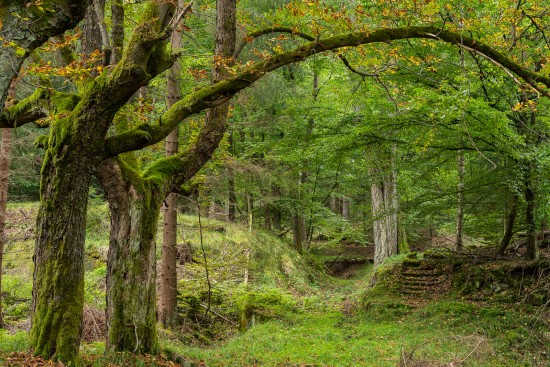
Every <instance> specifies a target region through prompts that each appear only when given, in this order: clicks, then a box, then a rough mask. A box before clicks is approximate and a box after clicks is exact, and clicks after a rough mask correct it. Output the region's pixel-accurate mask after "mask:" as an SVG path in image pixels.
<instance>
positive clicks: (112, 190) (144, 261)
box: [98, 158, 164, 354]
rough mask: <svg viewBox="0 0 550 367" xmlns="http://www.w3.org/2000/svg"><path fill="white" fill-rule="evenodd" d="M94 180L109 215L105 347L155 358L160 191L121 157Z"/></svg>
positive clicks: (108, 161)
mask: <svg viewBox="0 0 550 367" xmlns="http://www.w3.org/2000/svg"><path fill="white" fill-rule="evenodd" d="M98 177H99V178H100V181H101V183H102V187H103V189H104V190H105V194H106V197H107V200H108V202H109V210H110V213H111V233H110V239H109V253H108V257H107V312H106V314H107V343H106V346H105V349H106V350H107V351H108V352H120V351H131V352H133V353H139V354H142V353H151V354H154V353H156V352H157V350H158V342H157V332H156V322H157V320H156V257H155V249H156V246H155V236H156V232H157V223H158V219H159V215H160V207H161V205H162V202H163V199H164V192H163V190H162V188H161V187H159V186H158V184H156V183H154V182H152V181H151V180H147V179H143V178H142V177H141V176H140V175H139V174H137V173H136V172H135V171H134V170H133V169H132V168H131V167H130V166H128V165H127V164H126V163H125V162H124V161H123V159H122V158H118V159H110V160H107V161H105V162H103V163H102V165H101V169H100V170H98Z"/></svg>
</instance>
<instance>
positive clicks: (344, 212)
mask: <svg viewBox="0 0 550 367" xmlns="http://www.w3.org/2000/svg"><path fill="white" fill-rule="evenodd" d="M342 217H344V219H345V220H350V213H349V198H342Z"/></svg>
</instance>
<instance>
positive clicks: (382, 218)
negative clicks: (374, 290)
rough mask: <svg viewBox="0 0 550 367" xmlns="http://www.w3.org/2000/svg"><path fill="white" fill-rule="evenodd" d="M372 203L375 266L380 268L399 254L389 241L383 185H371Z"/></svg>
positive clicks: (374, 183) (373, 183)
mask: <svg viewBox="0 0 550 367" xmlns="http://www.w3.org/2000/svg"><path fill="white" fill-rule="evenodd" d="M371 202H372V216H373V218H374V221H373V232H374V266H378V265H380V264H382V263H383V262H384V260H385V259H386V257H388V256H392V255H394V254H395V253H396V252H397V251H393V249H392V248H391V246H390V244H389V241H388V232H387V224H386V214H385V210H386V209H385V207H384V190H383V184H380V183H376V182H372V183H371Z"/></svg>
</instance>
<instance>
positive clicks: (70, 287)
mask: <svg viewBox="0 0 550 367" xmlns="http://www.w3.org/2000/svg"><path fill="white" fill-rule="evenodd" d="M39 4H41V5H39ZM86 5H87V4H86V2H76V1H69V0H66V1H64V2H53V1H44V2H42V3H36V4H34V3H31V4H30V6H28V7H26V5H25V4H24V3H23V2H19V1H17V2H10V3H9V4H6V2H5V1H3V2H0V6H1V8H0V10H2V11H0V20H1V21H2V24H3V37H4V38H5V40H6V42H7V43H6V44H7V46H3V48H2V54H1V56H0V67H2V68H3V70H5V73H4V74H3V75H4V76H3V78H4V79H2V80H1V83H0V85H1V88H2V89H0V93H1V101H3V100H4V99H5V95H6V92H7V89H8V85H9V82H11V80H12V79H14V78H15V77H16V76H17V73H18V71H19V69H20V67H21V64H22V62H23V61H24V60H25V59H26V58H27V57H28V56H29V54H30V52H31V51H32V50H33V49H34V48H36V47H38V45H40V44H42V43H43V42H44V41H45V40H46V39H47V38H48V37H51V36H54V35H56V34H59V33H61V32H63V31H64V30H66V29H70V28H72V27H74V25H75V24H76V23H77V22H78V21H79V20H80V19H81V18H82V16H83V14H84V10H85V8H86ZM52 9H53V10H54V11H51V10H52ZM13 12H18V14H25V16H24V17H21V18H19V17H14V16H13ZM182 16H183V13H182V12H176V11H175V6H174V5H173V4H172V3H165V2H161V1H150V2H147V3H146V4H145V8H144V11H143V16H142V19H141V20H140V21H139V22H138V23H137V25H136V27H135V29H134V30H133V32H132V34H131V36H130V38H129V39H128V41H127V42H125V45H124V48H123V50H122V54H121V57H120V60H119V61H118V62H117V63H116V64H115V65H113V66H110V67H106V68H103V69H98V72H100V73H99V75H97V76H96V77H94V78H90V79H89V80H84V81H82V83H81V84H82V86H81V87H80V88H79V89H78V91H77V92H76V93H65V92H63V93H62V92H59V91H56V90H54V89H53V88H49V87H44V88H37V89H36V91H35V92H34V93H33V95H31V96H30V97H28V98H26V99H24V100H22V101H20V102H19V103H17V104H15V105H14V106H12V107H9V108H5V109H4V110H3V111H2V114H1V115H0V126H1V127H3V128H13V127H17V126H21V125H22V124H24V123H28V122H33V121H36V120H37V119H39V118H42V117H49V120H50V121H49V126H50V131H49V135H48V136H47V137H44V138H42V139H40V140H39V141H38V142H37V143H38V145H40V146H41V147H43V148H44V149H45V151H46V157H45V160H44V163H43V168H42V176H41V203H40V209H39V214H38V219H37V239H36V250H35V272H34V283H33V289H34V290H33V316H32V327H31V333H30V343H31V345H32V347H33V348H34V352H35V353H36V354H37V355H41V356H43V357H45V358H52V357H55V358H56V359H59V360H62V361H64V362H73V363H74V361H75V360H76V357H77V354H78V347H79V344H80V326H81V320H82V307H83V292H84V287H83V275H84V267H83V253H84V234H85V224H86V208H87V200H88V190H89V187H90V180H91V178H92V176H93V175H94V174H98V175H108V176H109V178H108V179H106V182H107V185H105V187H106V193H107V197H108V199H109V201H110V203H111V226H112V229H111V239H110V250H109V274H108V277H109V278H108V279H109V280H108V283H109V290H108V293H109V294H108V299H109V300H110V301H109V304H108V310H107V313H108V315H110V316H109V317H110V320H111V321H110V324H109V339H108V343H107V349H108V350H121V349H127V348H128V347H133V348H134V349H133V350H135V351H137V352H145V351H152V352H154V351H155V350H156V332H155V330H154V329H155V323H156V319H155V313H154V310H155V291H154V287H155V280H154V278H155V271H154V265H155V264H154V250H155V244H154V234H155V229H154V227H156V223H157V219H158V213H159V211H160V206H161V204H162V201H163V199H164V197H165V196H166V194H167V193H168V192H170V191H172V190H173V189H174V188H175V187H176V186H178V185H179V184H180V183H182V182H185V181H186V180H188V179H189V178H190V177H192V176H193V175H194V174H195V173H196V172H197V171H198V169H200V167H202V166H203V165H204V163H205V162H206V161H207V160H208V159H209V157H210V155H211V151H213V150H214V149H215V147H216V146H217V144H218V143H219V141H220V139H221V138H222V136H223V134H224V132H225V129H226V121H225V119H215V118H214V119H207V123H206V124H205V125H204V126H203V128H202V129H201V131H200V133H199V134H198V136H197V138H196V140H195V141H194V142H193V143H192V144H191V145H190V146H189V147H187V148H186V149H185V150H184V151H182V152H180V153H178V154H177V155H174V156H171V157H167V158H165V159H162V160H160V161H158V162H156V163H154V164H152V165H151V166H150V167H149V168H148V169H147V170H146V171H144V172H140V171H139V170H138V168H139V167H136V165H135V161H134V159H133V158H132V156H131V155H129V154H128V153H129V152H132V151H136V150H140V149H143V148H145V147H148V146H151V145H153V144H156V143H158V142H160V141H162V140H163V139H164V138H165V137H166V136H167V135H168V134H169V133H170V132H171V131H173V130H174V128H175V127H176V126H177V125H178V124H180V123H181V122H182V121H184V120H185V119H186V118H188V117H189V116H192V115H194V114H197V113H199V112H201V111H203V110H205V109H208V108H214V107H217V106H220V105H222V104H224V103H226V102H227V101H228V100H229V99H230V98H231V97H232V96H234V95H235V94H236V93H237V92H239V91H240V90H242V89H244V88H247V87H248V86H250V85H251V84H252V83H254V82H255V81H257V80H258V79H260V78H261V77H262V76H264V75H265V74H266V73H269V72H271V71H273V70H275V69H277V68H279V67H281V66H284V65H287V64H290V63H295V62H300V61H303V60H305V59H306V58H308V57H310V56H311V55H314V54H318V53H324V52H329V53H330V52H332V51H336V50H338V49H341V48H346V47H356V46H360V45H365V44H372V43H388V42H391V41H394V40H402V39H415V38H422V39H429V40H433V41H438V42H446V43H450V44H454V45H457V46H458V47H463V48H468V49H470V50H474V51H475V52H477V53H479V54H482V55H484V57H487V58H489V59H491V60H493V61H494V63H496V64H498V65H499V67H502V68H506V69H507V70H509V71H510V72H511V73H514V74H515V75H517V76H518V77H519V78H522V79H523V80H524V81H525V82H526V83H527V84H529V85H530V86H531V87H532V88H534V89H536V90H539V91H541V92H543V93H546V92H545V91H544V90H543V87H542V85H545V86H546V87H550V78H548V77H547V76H545V75H543V74H541V73H537V72H533V71H531V70H529V69H528V68H526V67H524V66H522V65H520V64H519V63H518V62H516V61H514V60H512V59H511V58H508V57H507V56H505V55H504V54H502V53H500V52H499V51H498V50H497V49H496V48H493V47H491V46H490V45H487V44H485V43H483V42H481V41H479V40H476V39H474V38H472V37H470V36H468V35H467V34H464V33H461V32H460V30H457V29H452V28H447V27H446V26H430V25H428V26H404V27H394V28H377V29H367V27H365V28H364V29H359V30H357V31H353V32H343V33H342V34H336V35H331V34H327V35H323V36H321V35H318V36H317V37H313V40H311V41H308V42H305V43H303V44H302V45H299V46H297V47H295V48H293V49H292V48H291V49H290V50H288V51H285V50H284V49H282V48H281V47H278V48H275V49H274V50H273V52H272V53H271V54H270V55H262V58H261V59H260V60H257V61H256V62H250V63H248V64H243V65H238V66H237V67H235V68H234V69H232V73H228V77H227V78H224V79H222V80H219V81H216V82H215V83H213V84H211V85H208V86H205V87H202V88H199V89H197V90H195V91H193V92H191V93H189V94H188V95H187V96H185V97H184V98H183V99H182V100H181V101H179V102H176V103H175V104H173V105H172V106H171V107H170V108H168V109H167V110H166V111H165V112H164V113H162V115H161V116H160V117H159V118H158V120H156V121H153V122H151V123H143V124H139V125H137V126H132V127H128V128H120V129H119V128H118V127H117V131H116V132H115V133H114V134H112V135H111V134H109V131H110V128H111V127H113V126H114V125H116V124H118V123H119V120H118V113H119V110H120V109H121V108H122V107H123V106H124V105H125V104H126V103H127V102H128V100H129V99H130V98H131V97H132V96H133V95H134V94H135V93H136V92H137V91H138V90H139V89H140V88H141V87H143V86H146V85H147V84H148V83H150V82H151V80H152V79H153V78H155V77H156V76H158V75H160V74H162V73H164V72H165V71H166V70H168V69H169V68H170V67H171V66H172V65H173V62H174V61H175V59H176V58H177V55H173V54H171V53H170V49H169V48H167V47H166V45H167V39H168V38H169V35H170V34H171V32H172V31H173V30H174V28H175V27H176V26H177V24H178V23H179V22H180V20H181V17H182ZM14 19H15V20H14ZM277 32H284V33H293V31H292V30H291V31H290V32H288V29H286V30H285V29H280V28H278V27H271V28H269V27H268V29H265V30H262V31H261V32H260V33H261V34H269V33H277ZM14 65H15V67H13V66H14ZM8 66H9V67H8ZM9 68H12V69H13V70H11V71H10V70H8V69H9ZM541 84H542V85H541ZM129 259H131V260H129ZM126 260H128V261H126ZM125 279H134V281H133V282H132V283H131V284H130V283H127V282H125ZM134 296H135V298H132V297H134ZM136 334H137V335H138V336H139V337H138V338H136V337H135V335H136ZM140 337H141V338H140Z"/></svg>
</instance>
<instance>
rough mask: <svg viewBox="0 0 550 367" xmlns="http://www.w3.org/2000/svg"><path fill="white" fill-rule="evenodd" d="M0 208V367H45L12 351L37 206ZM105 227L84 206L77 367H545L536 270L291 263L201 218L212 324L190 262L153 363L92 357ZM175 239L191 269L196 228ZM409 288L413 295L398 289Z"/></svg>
mask: <svg viewBox="0 0 550 367" xmlns="http://www.w3.org/2000/svg"><path fill="white" fill-rule="evenodd" d="M10 209H11V212H12V214H11V216H12V217H11V218H13V220H12V222H11V223H12V227H11V228H10V233H11V235H12V242H11V243H10V245H9V247H8V248H7V250H6V257H5V259H4V262H5V263H4V265H5V271H4V274H3V284H4V288H3V289H4V293H3V295H4V314H5V315H6V319H7V320H8V322H9V325H10V327H9V330H7V331H0V365H5V366H8V367H16V366H17V367H22V366H35V367H40V366H54V364H51V363H49V362H45V361H41V360H40V359H37V358H32V357H31V356H30V355H29V354H28V353H26V352H25V351H26V350H27V348H28V342H27V330H28V325H29V323H28V313H29V307H30V295H31V293H30V292H31V289H30V288H31V280H32V260H31V255H32V236H33V233H32V232H33V230H32V226H31V225H29V224H28V223H32V222H29V221H27V220H25V218H33V213H34V211H35V210H36V206H35V205H34V204H28V205H19V206H17V207H11V208H10ZM105 218H107V216H106V208H105V207H104V206H102V205H95V206H92V207H91V209H90V212H89V228H88V234H87V245H86V253H87V260H86V264H87V265H86V268H87V272H86V305H87V311H86V315H85V320H84V322H85V328H84V332H85V335H84V337H85V340H86V342H85V343H83V346H82V350H81V354H82V365H83V366H89V367H103V366H110V367H114V366H121V367H122V366H143V367H145V366H151V367H152V366H158V367H164V366H171V367H174V366H180V365H181V366H212V367H213V366H288V367H293V366H296V367H298V366H375V367H376V366H380V367H382V366H387V367H390V366H392V367H393V366H403V367H418V366H427V367H435V366H448V367H450V366H454V367H456V366H479V367H482V366H483V367H484V366H487V367H489V366H491V367H494V366H507V367H508V366H518V367H519V366H533V367H548V366H550V347H549V346H550V328H549V325H548V320H549V319H550V314H549V305H548V295H547V293H544V292H548V288H547V287H548V272H547V270H544V269H547V268H545V267H544V266H546V265H543V266H542V267H541V266H539V265H536V266H535V265H533V264H531V263H528V262H524V261H522V260H514V261H510V260H509V259H508V260H504V259H492V258H490V257H483V256H484V255H482V256H478V255H476V256H473V257H468V256H462V257H460V256H458V257H457V256H450V255H449V254H447V253H444V252H441V251H432V252H427V253H426V254H425V255H423V254H413V255H410V256H408V257H407V256H402V255H401V256H397V257H394V258H391V259H389V261H388V262H387V263H386V264H384V266H382V267H381V268H380V269H378V270H377V271H376V272H374V271H373V268H372V264H371V263H370V259H371V258H372V249H370V248H368V247H365V246H362V245H358V244H354V243H343V244H342V243H339V242H334V241H332V242H331V241H320V242H316V243H314V244H313V245H312V248H311V249H310V251H309V253H308V254H307V255H305V256H300V255H298V254H296V253H295V252H293V251H292V250H291V249H290V248H289V246H288V244H287V243H286V242H285V241H284V240H280V239H279V238H277V237H275V236H272V235H270V234H268V233H265V232H261V231H258V232H249V231H248V230H246V229H244V228H241V227H239V226H238V225H233V224H227V223H224V222H219V221H216V220H213V219H205V220H203V227H202V232H203V238H204V245H205V246H204V247H205V252H206V254H207V258H208V263H207V264H206V266H207V267H209V270H210V273H211V277H212V278H211V282H212V284H213V285H214V287H213V289H214V291H213V293H212V294H211V300H212V302H211V305H210V306H211V307H210V308H211V310H212V312H211V313H209V314H208V315H205V306H207V305H205V302H206V301H205V300H206V289H207V284H206V280H205V277H204V268H205V264H204V263H203V262H201V261H200V260H195V261H194V262H193V263H190V264H186V265H184V266H181V267H180V269H179V272H180V274H179V278H180V279H182V280H181V281H180V282H179V289H180V297H179V304H178V312H179V315H180V318H181V323H180V325H179V326H178V327H176V328H174V329H172V330H161V331H160V345H161V350H162V353H161V355H160V356H157V357H152V356H145V357H139V356H133V355H130V354H119V355H115V356H109V357H105V356H103V351H104V343H103V342H102V339H103V332H104V320H103V319H102V312H101V311H100V310H102V309H103V307H104V306H105V304H104V302H105V301H104V292H105V283H104V275H105V256H106V244H107V241H106V238H105V233H107V232H108V222H107V221H106V220H105ZM180 229H181V233H180V235H181V242H182V244H184V245H190V246H191V247H192V248H193V249H194V251H195V253H194V257H195V259H199V258H200V257H201V255H202V254H201V253H200V251H201V250H200V248H199V247H198V246H197V244H198V243H199V234H200V233H199V232H200V230H199V229H198V221H197V218H195V217H192V216H182V218H181V225H180ZM481 253H482V252H481ZM449 259H451V260H449ZM480 259H481V260H480ZM244 269H246V270H247V272H244ZM541 269H542V270H541ZM244 273H246V274H248V276H247V277H248V279H247V280H248V282H247V284H243V283H244V280H243V274H244ZM373 277H374V279H376V281H373ZM417 278H421V279H423V280H422V282H423V284H424V286H422V285H420V286H419V285H418V284H416V283H414V282H413V283H410V282H411V281H416V280H417ZM411 279H412V280H411ZM417 283H418V282H417ZM416 288H418V289H416ZM410 289H416V290H415V291H413V292H410ZM541 290H542V293H541ZM545 297H546V298H545Z"/></svg>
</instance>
